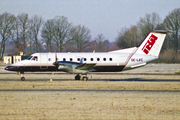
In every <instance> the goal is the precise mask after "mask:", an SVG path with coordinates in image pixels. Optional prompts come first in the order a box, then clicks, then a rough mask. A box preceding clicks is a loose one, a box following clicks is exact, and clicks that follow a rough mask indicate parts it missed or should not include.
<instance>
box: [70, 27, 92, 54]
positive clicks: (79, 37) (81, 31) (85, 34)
mask: <svg viewBox="0 0 180 120" xmlns="http://www.w3.org/2000/svg"><path fill="white" fill-rule="evenodd" d="M71 36H72V39H73V40H74V41H75V45H76V49H77V51H78V52H82V51H84V50H85V48H86V47H87V43H88V42H89V40H90V39H91V35H90V30H89V29H88V28H86V27H85V26H81V25H78V26H75V27H74V28H73V29H72V31H71Z"/></svg>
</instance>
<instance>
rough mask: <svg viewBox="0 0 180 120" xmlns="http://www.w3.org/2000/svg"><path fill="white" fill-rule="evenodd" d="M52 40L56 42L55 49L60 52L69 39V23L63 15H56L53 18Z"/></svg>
mask: <svg viewBox="0 0 180 120" xmlns="http://www.w3.org/2000/svg"><path fill="white" fill-rule="evenodd" d="M53 24H54V25H53V29H52V30H53V34H52V35H53V40H54V41H55V42H56V45H57V50H58V51H59V52H61V51H62V50H63V48H64V46H65V45H66V43H67V42H69V41H70V40H71V38H70V35H69V34H70V30H71V28H72V27H71V26H72V25H71V23H69V22H68V19H67V18H66V17H64V16H57V17H55V18H54V19H53Z"/></svg>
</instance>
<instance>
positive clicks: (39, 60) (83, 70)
mask: <svg viewBox="0 0 180 120" xmlns="http://www.w3.org/2000/svg"><path fill="white" fill-rule="evenodd" d="M169 32H172V31H166V30H154V31H152V32H150V33H149V35H148V36H147V37H146V38H145V39H144V41H143V42H142V43H141V44H140V45H139V46H137V47H131V48H126V49H121V50H115V51H110V52H85V53H81V52H74V53H71V52H67V53H56V52H54V53H34V54H32V55H31V56H29V57H28V58H27V59H25V60H22V61H20V62H17V63H14V64H11V65H9V66H7V67H6V68H5V70H8V71H16V72H20V74H21V80H22V81H24V80H25V77H24V72H37V71H41V72H47V71H52V72H53V71H64V72H67V73H73V74H76V76H75V80H80V79H81V78H82V80H84V81H87V80H88V77H87V74H88V73H89V72H120V71H124V70H130V69H134V68H138V67H142V66H145V65H146V64H147V63H148V62H150V61H153V60H156V59H158V57H159V53H160V50H161V48H162V45H163V42H164V39H165V37H166V34H167V33H169Z"/></svg>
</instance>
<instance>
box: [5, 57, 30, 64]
mask: <svg viewBox="0 0 180 120" xmlns="http://www.w3.org/2000/svg"><path fill="white" fill-rule="evenodd" d="M26 58H28V56H4V63H5V64H12V63H16V62H19V61H21V60H24V59H26Z"/></svg>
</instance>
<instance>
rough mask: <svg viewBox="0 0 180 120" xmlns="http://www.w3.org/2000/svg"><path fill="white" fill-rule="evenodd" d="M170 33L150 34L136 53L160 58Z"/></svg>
mask: <svg viewBox="0 0 180 120" xmlns="http://www.w3.org/2000/svg"><path fill="white" fill-rule="evenodd" d="M168 32H170V31H165V30H154V31H152V32H150V33H149V35H148V36H147V37H146V39H145V40H144V41H143V42H142V44H141V45H140V46H139V48H138V50H137V51H136V53H137V54H143V55H149V56H156V57H158V56H159V53H160V51H161V48H162V45H163V42H164V39H165V37H166V34H167V33H168Z"/></svg>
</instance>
